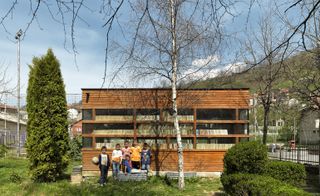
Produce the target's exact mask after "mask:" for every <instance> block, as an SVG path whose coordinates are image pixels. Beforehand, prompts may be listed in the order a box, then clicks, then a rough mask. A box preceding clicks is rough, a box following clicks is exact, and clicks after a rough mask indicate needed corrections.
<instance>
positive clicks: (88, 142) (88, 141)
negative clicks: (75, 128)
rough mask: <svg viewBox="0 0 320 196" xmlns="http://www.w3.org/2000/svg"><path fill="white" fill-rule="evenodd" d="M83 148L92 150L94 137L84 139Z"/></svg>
mask: <svg viewBox="0 0 320 196" xmlns="http://www.w3.org/2000/svg"><path fill="white" fill-rule="evenodd" d="M82 146H83V148H92V137H83V138H82Z"/></svg>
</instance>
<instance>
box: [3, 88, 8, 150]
mask: <svg viewBox="0 0 320 196" xmlns="http://www.w3.org/2000/svg"><path fill="white" fill-rule="evenodd" d="M7 97H8V95H7V94H5V99H4V142H3V143H4V145H5V146H7Z"/></svg>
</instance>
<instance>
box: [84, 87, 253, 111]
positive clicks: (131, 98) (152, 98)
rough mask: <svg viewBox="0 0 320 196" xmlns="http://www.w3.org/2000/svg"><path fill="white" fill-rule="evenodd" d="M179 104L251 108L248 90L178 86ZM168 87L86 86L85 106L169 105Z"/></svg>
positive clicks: (134, 106) (136, 106)
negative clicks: (202, 88)
mask: <svg viewBox="0 0 320 196" xmlns="http://www.w3.org/2000/svg"><path fill="white" fill-rule="evenodd" d="M177 97H178V98H177V101H178V107H181V108H182V107H189V108H190V107H196V108H248V105H249V104H248V101H249V90H243V89H232V90H178V96H177ZM170 98H171V94H170V90H168V89H137V90H126V89H111V90H97V89H91V90H90V89H85V90H83V93H82V100H83V102H82V106H83V108H105V107H106V106H108V108H167V107H170V106H171V101H170Z"/></svg>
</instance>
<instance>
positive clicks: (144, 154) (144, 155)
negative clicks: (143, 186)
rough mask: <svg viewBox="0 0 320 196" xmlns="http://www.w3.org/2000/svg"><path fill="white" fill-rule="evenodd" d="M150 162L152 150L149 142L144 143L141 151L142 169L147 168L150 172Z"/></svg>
mask: <svg viewBox="0 0 320 196" xmlns="http://www.w3.org/2000/svg"><path fill="white" fill-rule="evenodd" d="M150 163H151V151H150V149H148V144H147V143H144V144H143V148H142V151H141V169H142V170H147V172H149V170H150Z"/></svg>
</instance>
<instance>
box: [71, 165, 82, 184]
mask: <svg viewBox="0 0 320 196" xmlns="http://www.w3.org/2000/svg"><path fill="white" fill-rule="evenodd" d="M82 181H83V177H82V166H75V167H74V168H73V169H72V173H71V184H80V183H81V182H82Z"/></svg>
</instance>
